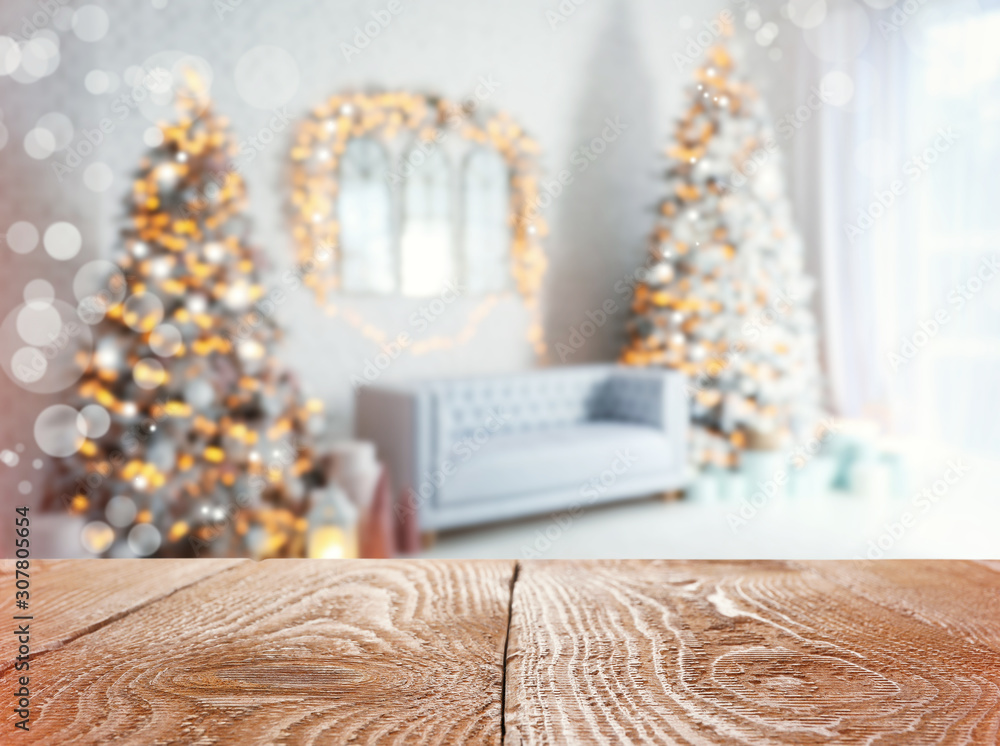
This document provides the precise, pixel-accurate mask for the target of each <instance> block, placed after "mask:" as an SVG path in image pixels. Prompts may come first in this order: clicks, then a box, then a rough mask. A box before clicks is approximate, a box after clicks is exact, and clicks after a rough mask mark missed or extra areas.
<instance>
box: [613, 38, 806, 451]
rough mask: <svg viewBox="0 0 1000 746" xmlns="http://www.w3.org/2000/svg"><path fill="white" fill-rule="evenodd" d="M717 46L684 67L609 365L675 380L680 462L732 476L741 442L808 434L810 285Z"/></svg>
mask: <svg viewBox="0 0 1000 746" xmlns="http://www.w3.org/2000/svg"><path fill="white" fill-rule="evenodd" d="M731 33H732V30H731V28H726V29H725V33H724V34H723V37H724V38H725V37H727V36H729V35H731ZM724 38H723V41H722V43H720V44H719V45H718V46H716V47H713V48H712V49H710V50H708V53H707V61H706V62H705V63H704V64H703V65H702V66H701V67H700V68H699V69H698V70H697V71H696V74H695V83H694V84H693V86H692V88H691V89H690V91H689V94H690V97H691V106H690V108H689V109H688V111H687V112H686V113H685V115H684V116H683V117H682V119H681V120H680V121H679V123H678V125H677V129H676V132H675V143H674V144H673V145H672V146H671V147H670V148H669V149H668V151H667V158H668V168H667V173H666V176H667V185H668V194H667V196H666V198H665V199H664V200H663V201H662V203H661V205H660V211H659V213H660V214H659V218H658V223H657V226H656V228H655V230H654V232H653V235H652V237H651V242H650V243H651V246H650V253H649V258H648V261H647V264H646V266H645V268H644V278H643V281H642V282H641V283H640V284H639V285H638V287H637V289H636V293H635V298H634V302H633V308H632V316H631V318H630V320H629V324H628V334H629V342H628V344H627V346H626V348H625V350H624V351H623V353H622V357H621V359H622V362H624V363H626V364H628V365H637V366H651V365H662V366H667V367H670V368H674V369H677V370H681V371H683V372H684V373H686V374H687V376H688V378H689V381H690V385H689V391H690V404H691V420H692V433H691V440H692V442H691V447H692V450H691V459H692V461H693V463H695V464H696V465H706V464H714V465H716V466H719V467H735V466H737V465H738V464H739V456H740V453H741V452H742V451H743V450H744V449H746V448H747V447H748V446H751V447H764V448H773V447H775V446H778V445H780V444H783V443H786V442H788V440H789V439H791V438H793V437H796V438H798V437H803V436H804V435H805V434H806V433H808V432H810V431H811V429H812V428H813V426H814V425H815V423H816V422H817V421H818V419H819V412H820V398H821V395H820V391H821V380H820V374H819V365H818V353H817V331H816V323H815V320H814V318H813V315H812V313H811V311H810V310H809V307H808V304H809V299H810V297H811V295H812V293H813V287H814V284H813V281H812V279H811V278H809V277H807V276H806V275H805V273H804V269H803V250H802V243H801V241H800V239H799V238H798V236H797V235H796V234H795V231H794V227H793V225H792V220H791V208H790V205H789V202H788V200H787V198H786V197H785V195H784V184H783V179H782V176H781V171H780V154H779V153H778V150H777V146H776V144H775V138H774V131H773V128H772V127H771V125H770V123H769V119H768V115H767V112H766V108H765V107H764V105H763V102H762V101H761V99H760V98H759V96H758V94H757V92H756V91H755V90H754V88H753V87H752V86H751V85H749V84H748V83H747V82H746V81H744V80H742V79H740V78H739V77H737V76H736V75H735V73H734V70H733V67H734V65H733V58H732V56H731V55H730V52H729V50H728V49H727V45H726V43H725V39H724Z"/></svg>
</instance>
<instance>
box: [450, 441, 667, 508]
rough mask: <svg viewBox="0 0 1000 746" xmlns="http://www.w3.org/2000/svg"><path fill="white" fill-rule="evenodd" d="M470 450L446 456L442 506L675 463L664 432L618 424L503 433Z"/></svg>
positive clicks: (657, 469)
mask: <svg viewBox="0 0 1000 746" xmlns="http://www.w3.org/2000/svg"><path fill="white" fill-rule="evenodd" d="M473 448H475V445H474V444H473V443H471V442H467V443H465V444H464V445H463V446H462V447H458V448H456V449H454V450H453V452H452V453H451V454H449V461H450V462H451V464H453V465H454V467H455V468H454V470H453V471H452V474H451V475H450V476H449V475H443V477H442V484H441V486H440V488H439V489H438V502H439V503H440V504H455V503H464V502H472V501H478V500H492V499H496V498H502V497H507V496H509V495H517V494H525V493H532V492H542V491H546V490H551V489H566V488H579V489H583V488H584V486H585V485H586V484H588V483H589V482H590V481H591V480H593V479H595V478H596V479H601V478H602V476H603V477H604V479H606V480H607V479H611V478H613V479H615V480H619V479H628V478H630V477H632V476H640V475H648V474H656V473H658V472H662V471H667V470H669V469H672V468H674V467H675V466H676V465H675V464H673V463H672V461H673V458H672V457H671V452H672V451H671V447H670V438H669V436H668V435H667V434H666V433H665V432H663V431H661V430H657V429H655V428H651V427H648V426H643V425H634V424H628V423H621V422H590V423H585V424H580V425H573V426H570V427H561V428H550V429H544V430H533V431H529V432H520V433H512V434H507V433H502V432H501V433H498V434H496V435H494V436H493V437H491V438H490V439H489V440H487V441H486V442H485V443H483V444H482V445H481V446H479V447H478V450H475V451H473V450H472V449H473ZM616 471H617V472H618V473H617V474H615V472H616ZM612 474H615V475H614V477H612V476H611V475H612Z"/></svg>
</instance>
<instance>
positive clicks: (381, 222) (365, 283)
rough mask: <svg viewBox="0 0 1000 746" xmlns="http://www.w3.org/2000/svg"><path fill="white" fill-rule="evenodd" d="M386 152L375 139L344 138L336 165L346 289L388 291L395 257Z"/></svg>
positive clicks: (392, 283)
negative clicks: (346, 140) (338, 180)
mask: <svg viewBox="0 0 1000 746" xmlns="http://www.w3.org/2000/svg"><path fill="white" fill-rule="evenodd" d="M387 170H388V157H387V155H386V152H385V149H384V148H383V147H382V146H381V145H380V144H379V143H377V142H375V141H374V140H371V139H368V138H357V139H354V140H351V141H349V142H348V143H347V146H346V148H345V149H344V154H343V157H342V159H341V167H340V195H339V205H340V225H341V236H340V251H341V266H340V275H341V288H342V289H343V290H344V291H346V292H350V293H380V294H386V293H392V292H394V291H395V290H396V262H395V261H394V258H393V243H392V225H393V221H392V195H391V192H390V189H389V186H388V184H387V182H386V180H385V173H386V171H387Z"/></svg>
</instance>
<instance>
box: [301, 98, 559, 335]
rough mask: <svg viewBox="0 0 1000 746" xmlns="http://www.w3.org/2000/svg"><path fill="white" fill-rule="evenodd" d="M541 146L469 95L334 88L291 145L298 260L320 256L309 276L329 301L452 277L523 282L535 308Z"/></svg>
mask: <svg viewBox="0 0 1000 746" xmlns="http://www.w3.org/2000/svg"><path fill="white" fill-rule="evenodd" d="M537 155H538V147H537V145H536V144H535V142H534V141H533V140H532V139H531V138H530V137H528V136H527V134H526V133H525V132H524V131H523V130H522V129H521V127H520V126H519V125H518V124H517V123H516V122H514V121H513V120H512V119H510V118H509V117H507V116H504V115H488V114H486V113H484V112H482V111H481V110H480V109H479V107H478V105H477V103H476V102H475V101H472V100H470V101H467V102H465V103H464V104H463V105H457V104H454V103H450V102H448V101H445V100H443V99H439V98H434V97H427V96H421V95H416V94H410V93H379V94H348V95H343V96H334V97H333V98H331V99H330V100H329V101H327V102H326V103H325V104H324V105H322V106H319V107H317V108H316V109H314V110H313V112H312V115H311V116H310V117H308V118H307V119H306V120H305V121H304V122H302V123H301V125H300V127H299V131H298V134H297V137H296V143H295V146H294V147H293V150H292V153H291V156H292V167H293V172H292V176H293V179H292V180H293V187H294V188H293V192H292V199H291V203H292V211H293V214H292V219H293V223H292V226H293V233H294V237H295V239H296V243H297V246H298V252H299V257H300V260H301V261H302V262H303V263H305V262H310V266H311V267H312V265H313V263H315V266H314V267H312V271H310V272H309V273H306V274H305V275H304V280H305V282H306V283H307V284H308V285H309V286H311V287H312V288H313V289H314V290H315V291H316V293H317V296H318V297H319V298H320V299H321V300H323V301H325V302H327V303H328V304H329V300H330V297H331V295H332V294H333V295H337V296H339V297H341V298H344V297H348V296H351V295H364V294H382V295H399V296H404V297H427V296H432V295H435V294H437V293H439V292H441V290H442V288H444V287H445V285H446V284H447V283H449V282H450V281H455V282H456V284H457V285H458V286H460V287H461V288H462V291H463V294H465V295H468V296H475V295H478V296H484V297H491V296H493V295H497V294H503V293H506V292H509V291H516V292H518V293H520V294H521V295H522V296H523V297H524V298H525V300H526V302H528V303H529V305H530V306H531V308H532V309H533V310H534V311H535V312H536V315H537V295H538V291H539V288H540V287H541V281H542V276H543V274H544V271H545V265H546V262H545V258H544V254H543V252H542V248H541V238H542V236H543V235H544V234H545V232H546V227H545V223H544V221H543V220H542V219H541V217H540V216H539V214H538V175H537ZM317 257H320V258H319V259H317ZM328 307H329V306H328ZM534 333H537V332H534Z"/></svg>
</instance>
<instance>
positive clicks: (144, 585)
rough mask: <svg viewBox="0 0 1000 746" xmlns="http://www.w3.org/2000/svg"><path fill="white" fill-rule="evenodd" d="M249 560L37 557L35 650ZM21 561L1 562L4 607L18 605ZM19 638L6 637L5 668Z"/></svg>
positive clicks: (33, 573) (2, 646) (0, 653)
mask: <svg viewBox="0 0 1000 746" xmlns="http://www.w3.org/2000/svg"><path fill="white" fill-rule="evenodd" d="M242 561H243V560H225V559H209V560H115V561H108V560H98V559H93V560H32V561H31V563H30V566H29V568H28V570H27V572H28V574H29V578H28V580H29V583H30V588H29V589H28V593H29V594H30V597H29V598H28V599H27V602H28V609H27V610H26V611H14V612H13V614H19V615H28V616H32V617H33V619H32V620H31V650H32V652H33V653H34V654H36V655H37V654H40V653H42V652H45V651H48V650H55V649H57V648H59V647H62V646H63V645H64V644H66V643H67V642H69V641H70V640H73V639H75V638H77V637H79V636H80V635H81V634H86V633H87V632H88V631H91V630H94V629H96V628H98V627H100V626H102V625H104V624H107V623H108V622H110V621H113V620H115V619H118V618H120V617H122V616H124V615H126V614H128V613H129V612H131V611H133V610H135V609H137V608H139V607H141V606H144V605H145V604H148V603H150V602H152V601H155V600H158V599H161V598H164V597H166V596H168V595H170V594H171V593H174V592H175V591H177V590H178V589H180V588H184V587H185V586H188V585H191V584H192V583H197V582H198V581H199V580H204V579H205V578H208V577H211V576H213V575H216V574H218V573H220V572H222V571H224V570H226V569H227V568H230V567H234V566H235V565H237V564H239V563H240V562H242ZM14 571H15V561H14V560H3V561H2V562H0V576H2V578H3V582H2V583H0V586H2V589H3V590H2V593H0V598H2V599H3V604H4V611H5V612H6V611H7V610H11V609H13V608H14V606H13V604H14V601H15V598H14V592H15V585H14V583H15V576H14ZM17 645H18V643H17V640H16V639H15V638H14V637H13V636H12V635H2V636H0V671H2V670H7V669H8V668H10V667H11V666H12V665H13V663H14V658H15V657H16V655H17V653H16V650H17Z"/></svg>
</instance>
